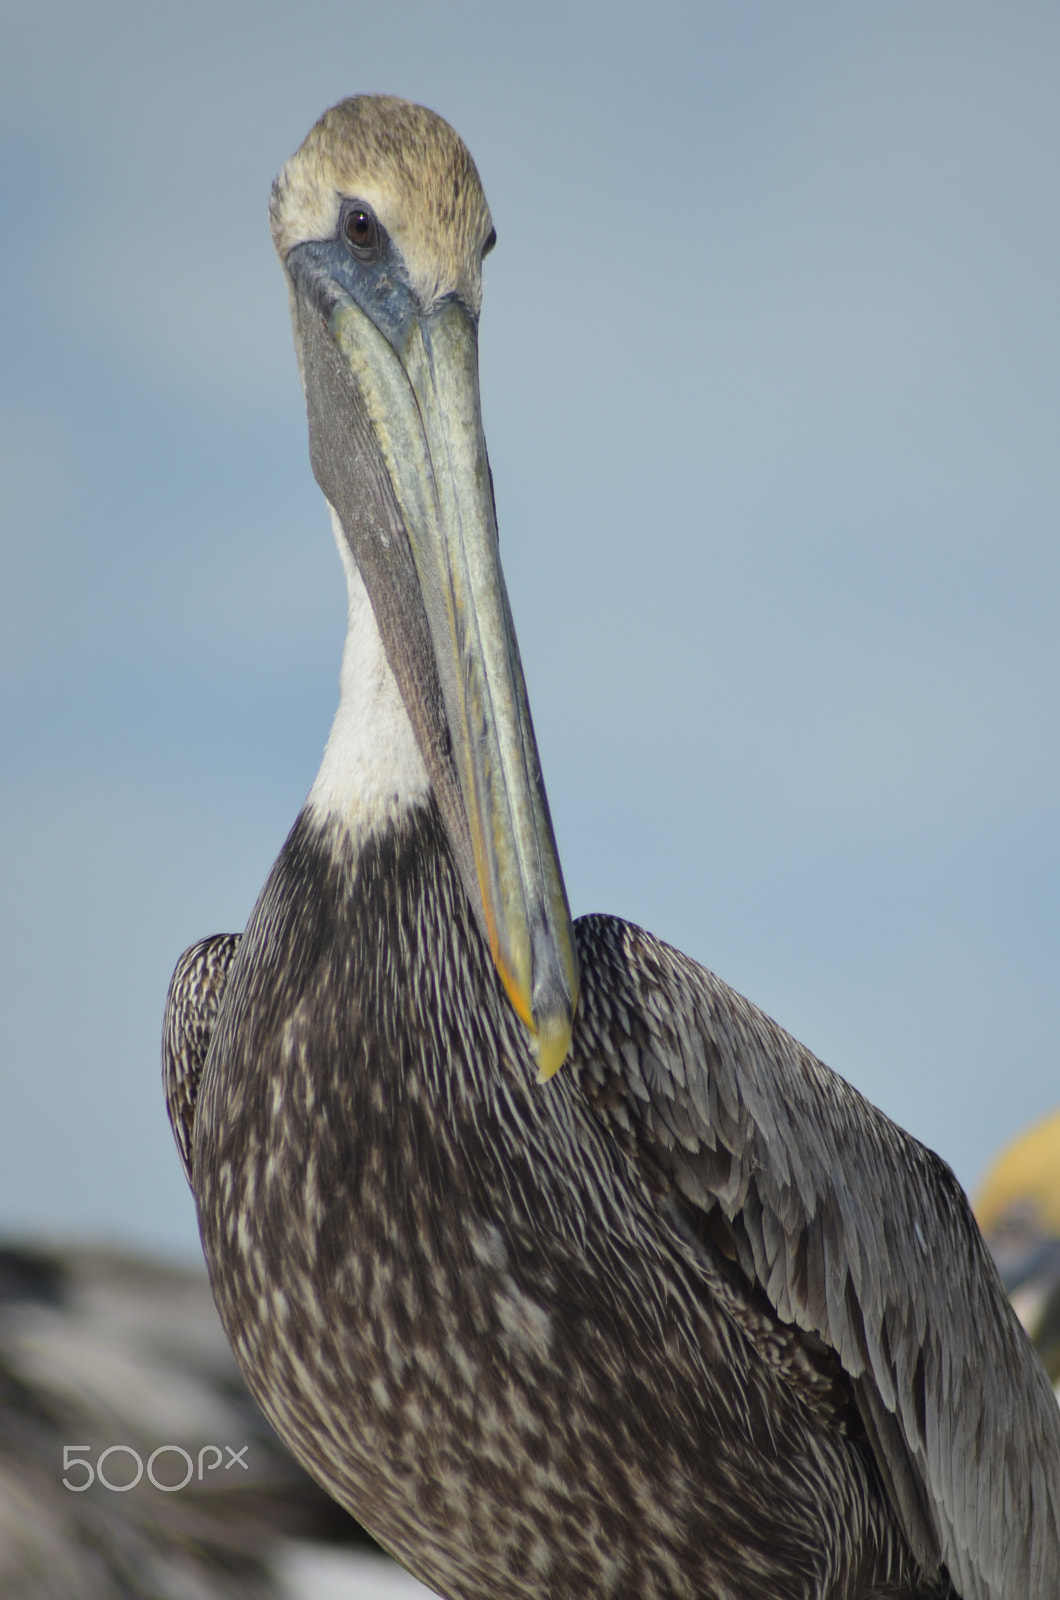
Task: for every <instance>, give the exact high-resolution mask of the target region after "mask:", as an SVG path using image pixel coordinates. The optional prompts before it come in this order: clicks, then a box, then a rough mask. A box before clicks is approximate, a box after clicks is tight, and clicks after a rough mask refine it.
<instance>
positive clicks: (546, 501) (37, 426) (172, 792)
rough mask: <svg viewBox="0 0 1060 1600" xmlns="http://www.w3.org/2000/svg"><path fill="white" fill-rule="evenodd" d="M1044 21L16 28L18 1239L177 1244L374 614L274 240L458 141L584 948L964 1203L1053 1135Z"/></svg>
mask: <svg viewBox="0 0 1060 1600" xmlns="http://www.w3.org/2000/svg"><path fill="white" fill-rule="evenodd" d="M1058 74H1060V12H1058V11H1057V9H1056V7H1055V6H1053V5H1051V4H1046V3H1042V4H1034V3H1025V4H1022V5H1020V6H1019V7H1006V8H999V7H997V6H994V5H980V4H976V3H969V0H961V3H960V4H957V3H955V0H935V3H933V4H932V5H931V6H924V5H922V4H914V3H901V0H892V3H891V4H888V5H887V6H851V5H846V4H843V5H840V4H835V5H825V4H809V5H805V6H799V7H790V6H784V5H780V4H770V3H762V4H756V5H754V6H750V5H747V4H741V3H737V0H733V3H720V0H718V3H710V0H695V3H688V4H683V3H679V0H656V3H654V4H652V5H651V6H646V5H629V4H621V3H617V4H616V3H615V0H608V3H607V4H604V3H602V0H601V3H579V0H563V3H562V4H552V3H549V0H544V3H536V4H535V5H533V6H532V7H531V6H521V7H508V6H503V5H497V4H496V3H481V4H478V3H465V0H454V3H450V4H446V5H444V6H442V5H439V4H437V0H431V3H422V4H420V3H410V0H388V3H387V4H386V5H378V4H373V5H367V4H361V3H356V0H344V3H342V4H326V3H319V0H302V3H301V4H300V5H299V6H298V7H297V8H288V7H280V6H279V5H276V4H272V3H269V0H254V3H253V4H251V3H245V4H244V3H234V4H224V5H218V4H217V0H210V3H208V4H200V3H195V0H191V3H183V4H181V5H180V6H175V5H173V6H164V5H153V4H149V5H145V4H143V3H142V0H138V3H136V4H132V3H124V0H95V3H94V4H93V5H92V6H86V5H83V4H76V3H74V0H4V4H3V6H2V7H0V184H2V193H3V200H2V211H0V215H2V218H3V223H2V228H3V257H2V281H3V294H2V301H0V319H2V327H0V480H2V485H3V487H2V493H0V517H2V529H0V540H2V543H0V550H2V576H0V651H2V672H0V695H2V697H3V708H2V722H3V729H4V733H3V755H2V773H0V806H2V825H0V851H2V857H3V859H2V866H0V883H2V885H3V889H2V896H0V899H2V904H3V916H2V938H3V950H2V953H0V984H2V994H0V1007H2V1010H0V1014H2V1015H3V1018H4V1042H3V1061H2V1069H0V1070H2V1105H0V1226H2V1229H3V1230H4V1231H5V1232H6V1233H7V1234H9V1235H12V1234H14V1235H23V1236H25V1235H36V1236H41V1235H62V1236H68V1235H70V1234H71V1232H79V1233H81V1234H84V1235H94V1236H98V1237H102V1238H106V1239H108V1240H110V1241H113V1242H115V1243H118V1244H123V1245H126V1246H134V1247H136V1248H137V1249H141V1250H150V1251H152V1252H161V1253H162V1254H163V1255H166V1256H169V1257H170V1258H172V1259H174V1260H189V1261H190V1260H192V1259H194V1258H196V1256H197V1253H198V1241H197V1235H196V1229H195V1221H194V1212H193V1207H192V1204H191V1201H190V1197H189V1195H188V1193H187V1192H186V1189H185V1185H184V1181H183V1178H182V1176H181V1172H180V1168H179V1164H178V1162H177V1159H176V1155H175V1153H174V1151H173V1148H172V1144H171V1139H170V1135H169V1131H168V1127H167V1125H166V1120H165V1114H164V1111H163V1107H162V1097H161V1091H160V1086H159V1075H158V1054H159V1036H160V1028H161V1015H162V1008H163V1004H164V999H165V993H166V987H167V983H168V980H169V975H170V973H171V971H172V968H173V964H174V962H175V960H176V957H177V955H178V954H179V953H180V951H181V950H182V949H183V948H184V947H185V946H186V945H187V944H189V943H190V942H191V941H192V940H194V939H196V938H198V937H199V936H201V935H203V934H207V933H212V932H214V931H218V930H225V929H239V928H241V927H242V926H243V925H244V923H245V921H246V919H247V916H248V914H249V912H250V909H251V906H252V905H253V902H254V899H255V897H256V895H257V892H258V890H259V889H260V887H261V885H262V883H263V882H264V879H265V876H266V873H267V871H268V868H269V865H270V864H271V862H272V860H273V858H274V856H275V854H276V853H277V851H278V849H279V847H280V845H281V843H282V841H283V838H284V836H285V834H286V832H287V830H288V828H289V827H290V825H291V823H292V821H293V820H294V817H295V816H296V814H297V811H298V809H299V806H300V803H301V801H302V798H303V796H304V794H305V792H306V790H307V789H308V787H309V784H310V783H311V781H312V778H313V775H314V772H315V770H316V766H317V763H318V760H319V756H320V752H321V750H322V747H323V743H324V740H325V737H326V734H327V730H328V726H329V722H330V718H331V715H332V712H333V709H334V706H335V702H336V696H337V675H338V666H339V657H340V650H341V644H342V637H343V631H344V595H343V586H342V581H341V576H340V570H339V565H338V560H337V557H336V555H335V552H334V550H333V547H332V544H331V537H330V532H329V528H328V522H327V517H326V513H325V510H324V507H323V504H322V501H321V498H320V495H319V493H318V491H317V489H316V487H315V485H314V483H313V481H312V477H311V474H310V470H309V464H308V459H307V451H306V438H305V419H304V412H303V407H302V400H301V395H300V392H299V387H298V380H297V374H296V370H295V364H294V358H293V353H292V347H291V336H290V331H289V324H288V313H287V304H286V295H285V291H284V285H283V280H282V276H281V273H280V269H279V267H278V265H277V263H276V261H275V259H274V257H273V254H272V249H271V245H270V241H269V236H268V228H267V223H266V201H267V197H268V189H269V184H270V182H271V180H272V177H273V175H274V173H275V172H276V171H277V169H278V168H279V167H280V165H281V164H282V163H283V161H284V160H285V159H286V157H287V156H288V155H289V154H290V153H291V152H292V151H293V149H294V148H295V146H296V145H297V144H298V142H299V141H300V140H301V138H302V137H303V135H304V134H305V132H306V130H307V129H308V127H309V125H310V123H311V122H312V121H313V120H314V118H315V117H316V116H317V115H318V114H319V113H320V111H321V110H322V109H323V108H324V107H325V106H326V105H327V104H329V103H330V102H331V101H333V100H335V99H338V98H340V97H341V96H343V95H345V94H348V93H351V92H355V91H359V90H387V91H391V92H396V93H399V94H402V95H405V96H408V97H410V98H413V99H417V100H422V101H425V102H427V103H428V104H429V105H431V106H433V107H434V108H435V109H437V110H438V111H440V112H441V113H442V114H443V115H444V116H446V117H447V118H448V119H449V120H450V121H451V122H452V123H453V124H454V125H455V126H456V127H457V128H458V130H459V131H460V132H461V133H462V134H463V136H464V137H465V138H466V140H467V142H468V143H469V145H470V147H471V149H472V151H473V153H474V155H475V158H476V160H477V162H478V164H479V168H480V171H481V173H482V177H483V181H484V183H485V187H486V192H487V194H488V196H489V199H490V202H491V205H492V208H493V214H494V220H495V222H496V226H497V232H498V236H499V244H498V248H497V250H496V252H495V253H494V254H493V255H492V256H491V257H490V259H489V262H488V263H487V273H486V298H485V308H484V314H483V323H482V365H483V403H484V409H485V421H486V433H487V438H488V441H489V445H490V451H491V458H492V464H493V470H494V476H495V481H496V488H497V500H498V508H499V515H500V523H501V538H502V546H503V550H504V560H505V568H506V573H507V578H508V584H509V589H510V592H511V597H512V604H513V609H514V612H515V618H516V623H517V626H518V629H519V637H520V642H521V645H522V651H523V659H524V664H525V668H526V675H527V680H528V683H529V686H530V692H531V698H532V702H533V708H534V715H535V720H536V725H537V731H538V736H539V741H540V745H541V751H542V759H543V762H544V769H545V776H546V780H547V783H548V789H549V795H550V799H551V804H552V810H553V816H554V819H555V824H556V831H557V834H558V838H559V844H560V851H561V855H562V859H563V862H564V866H565V870H566V874H567V883H568V888H569V892H570V897H571V901H572V905H573V908H574V911H575V913H580V912H583V911H589V910H605V911H612V912H616V913H620V914H622V915H624V916H627V917H629V918H631V919H633V920H636V921H638V922H641V923H643V924H645V925H646V926H647V927H649V928H651V929H652V930H653V931H654V932H656V933H658V934H659V935H661V936H662V937H664V938H666V939H668V940H670V941H672V942H673V943H675V944H677V945H678V946H680V947H682V948H683V949H685V950H687V951H689V952H690V953H691V954H693V955H694V956H696V957H697V958H698V959H700V960H701V961H703V962H705V963H706V964H707V965H709V966H710V967H712V968H713V969H714V970H715V971H717V972H719V973H720V974H721V975H722V976H723V977H724V978H726V979H727V980H728V981H729V982H731V983H732V984H734V985H735V986H736V987H737V988H739V989H740V990H742V991H743V992H744V993H746V994H747V995H749V996H750V997H751V998H752V999H754V1000H755V1001H757V1002H758V1003H759V1004H760V1005H762V1006H763V1007H764V1008H765V1009H766V1010H767V1011H769V1012H770V1013H771V1014H773V1015H774V1016H776V1017H777V1018H778V1020H780V1021H781V1022H782V1023H784V1025H785V1026H787V1027H788V1028H789V1029H791V1031H793V1032H794V1033H795V1034H797V1035H798V1036H799V1037H800V1038H801V1039H803V1040H804V1041H805V1042H806V1043H807V1044H808V1045H810V1046H811V1047H812V1048H813V1049H814V1050H815V1051H816V1052H817V1053H818V1054H819V1055H820V1056H822V1057H823V1058H824V1059H825V1060H826V1061H827V1062H828V1063H829V1064H830V1065H832V1066H834V1067H835V1068H836V1069H837V1070H839V1071H841V1072H842V1073H843V1074H844V1075H845V1076H846V1077H848V1078H849V1079H850V1080H851V1081H852V1082H853V1083H855V1084H856V1085H857V1086H858V1087H859V1088H860V1089H861V1090H863V1091H864V1092H865V1093H866V1094H867V1095H869V1096H870V1097H871V1098H872V1099H873V1100H875V1101H877V1102H878V1103H879V1104H880V1105H882V1106H883V1107H884V1109H885V1110H887V1111H888V1112H889V1113H890V1114H891V1115H892V1116H893V1117H895V1118H897V1120H898V1121H899V1122H901V1123H902V1124H903V1125H905V1126H906V1127H908V1128H909V1129H910V1130H911V1131H913V1132H914V1133H916V1134H917V1135H918V1136H919V1137H920V1138H922V1139H924V1140H925V1141H926V1142H927V1143H928V1144H930V1145H932V1146H933V1147H934V1148H935V1149H937V1150H938V1151H940V1152H941V1154H942V1155H943V1156H945V1157H946V1159H947V1160H948V1161H950V1162H951V1163H952V1164H953V1166H954V1167H955V1168H956V1171H957V1173H958V1176H959V1177H960V1178H961V1180H962V1181H963V1182H964V1183H965V1184H966V1185H967V1186H972V1185H974V1184H975V1182H976V1180H977V1178H978V1176H979V1174H980V1173H981V1172H982V1171H983V1169H984V1168H985V1166H986V1164H987V1161H988V1159H989V1157H990V1155H991V1153H992V1152H993V1150H994V1149H995V1148H996V1147H997V1146H998V1145H999V1144H1000V1143H1001V1142H1002V1141H1003V1140H1005V1139H1006V1138H1008V1137H1009V1136H1010V1135H1011V1134H1013V1133H1015V1132H1016V1131H1017V1130H1018V1129H1019V1128H1020V1127H1021V1126H1022V1125H1023V1124H1025V1123H1027V1122H1029V1121H1030V1120H1031V1119H1032V1118H1034V1117H1035V1116H1037V1115H1039V1114H1041V1113H1043V1112H1044V1111H1046V1110H1047V1109H1048V1108H1050V1107H1051V1106H1053V1105H1054V1104H1055V1103H1056V1102H1057V1100H1060V1060H1058V1055H1057V1049H1056V1044H1055V1017H1056V1014H1057V1010H1058V1004H1060V992H1058V970H1060V961H1058V957H1060V910H1058V890H1060V848H1058V838H1057V828H1056V817H1057V781H1058V777H1060V750H1058V715H1057V711H1058V689H1060V671H1058V654H1060V652H1058V648H1057V616H1058V597H1057V588H1058V578H1060V539H1058V525H1060V470H1058V449H1057V441H1058V420H1060V418H1058V401H1060V315H1058V294H1057V285H1058V284H1060V221H1058V217H1060V208H1058V205H1057V172H1058V170H1060V97H1058V95H1057V92H1056V85H1057V82H1058Z"/></svg>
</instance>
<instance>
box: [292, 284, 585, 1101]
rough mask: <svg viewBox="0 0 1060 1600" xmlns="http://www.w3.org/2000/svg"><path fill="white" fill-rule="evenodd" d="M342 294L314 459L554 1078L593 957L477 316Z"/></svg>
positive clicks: (325, 328)
mask: <svg viewBox="0 0 1060 1600" xmlns="http://www.w3.org/2000/svg"><path fill="white" fill-rule="evenodd" d="M292 276H293V275H292ZM293 281H294V282H295V285H296V291H297V288H298V282H297V278H296V277H294V276H293ZM329 300H330V304H321V301H320V298H319V296H318V295H316V294H314V295H313V296H312V297H311V300H310V298H309V297H305V298H303V296H302V295H300V294H298V293H297V292H296V305H297V321H298V327H299V332H300V335H301V340H302V363H303V377H304V380H305V387H306V402H307V409H308V412H309V433H310V455H311V458H312V462H313V470H314V472H315V474H316V477H317V481H318V482H319V484H320V486H321V488H322V489H323V491H324V493H325V495H326V496H327V498H328V500H329V501H330V502H331V504H332V506H333V507H334V508H335V511H336V512H337V514H338V516H339V519H340V521H341V523H342V527H343V531H344V533H345V535H346V538H347V540H348V541H349V544H350V547H351V550H352V552H353V555H354V558H355V559H356V561H357V563H358V566H359V568H360V570H361V575H362V577H363V578H364V581H365V585H366V587H367V589H368V593H369V596H370V598H371V600H372V606H373V609H374V611H375V614H376V620H377V623H378V625H379V628H380V633H381V635H382V639H383V645H384V649H385V650H386V653H387V658H388V660H389V661H390V665H391V667H392V669H393V671H394V674H395V677H396V679H397V682H398V685H399V688H400V689H401V692H402V696H403V698H404V700H405V704H406V706H407V708H408V710H409V714H410V717H411V719H412V723H413V727H414V728H415V730H416V734H417V739H418V741H419V744H420V747H421V750H422V751H423V755H424V760H425V762H426V764H427V769H428V772H429V774H430V776H431V780H432V784H433V787H434V789H435V793H436V796H437V799H438V804H439V808H440V810H441V813H442V818H443V821H444V823H445V826H446V830H447V833H448V835H449V839H450V842H451V845H452V848H453V854H454V858H455V859H456V862H457V866H458V868H459V869H460V871H461V875H462V877H463V879H464V883H465V888H466V889H467V892H468V894H469V897H470V899H471V902H472V905H473V906H474V908H475V911H476V915H477V917H478V920H479V924H480V927H481V928H482V930H483V932H484V934H485V936H486V938H487V940H488V943H489V949H490V954H491V956H492V958H493V962H494V965H495V966H496V969H497V972H498V974H499V976H500V979H501V982H502V983H503V985H504V989H505V991H506V993H507V995H508V999H509V1001H510V1003H511V1005H512V1007H513V1008H514V1010H515V1012H516V1013H517V1015H518V1016H519V1017H520V1018H521V1020H522V1022H523V1023H524V1024H525V1026H526V1028H527V1029H528V1031H529V1035H530V1043H531V1046H532V1049H533V1051H534V1054H535V1057H536V1060H537V1064H538V1077H539V1079H540V1080H542V1081H543V1080H544V1079H546V1078H549V1077H551V1076H552V1074H553V1073H554V1072H556V1071H557V1070H558V1068H559V1067H560V1066H561V1065H562V1063H563V1061H564V1060H565V1058H566V1056H567V1053H568V1050H569V1047H570V1038H571V1030H572V1027H573V1018H574V1010H575V1006H576V1004H577V998H578V966H577V956H576V954H575V949H574V935H573V929H572V927H571V920H570V911H569V908H568V905H567V896H566V891H565V889H564V886H563V877H562V873H561V870H560V865H559V857H558V853H557V850H556V843H555V838H554V836H553V831H552V823H551V819H550V817H549V810H548V801H547V799H546V796H545V790H544V784H543V782H542V778H541V769H540V764H539V761H538V754H537V743H536V740H535V738H534V731H533V724H532V722H531V719H530V709H529V705H528V702H527V695H526V684H525V682H524V679H523V671H522V666H521V664H520V660H519V648H518V645H517V643H516V638H515V629H514V626H513V623H512V617H511V611H510V608H509V605H508V596H507V592H506V589H505V584H504V577H503V574H502V572H501V566H500V555H499V548H498V539H497V524H496V516H495V512H494V506H493V491H492V484H491V481H490V472H489V465H488V461H487V456H486V445H485V440H484V438H483V433H482V420H481V412H480V407H479V391H478V345H477V329H476V325H475V322H474V319H473V318H472V317H471V315H470V314H469V313H468V312H467V311H466V310H465V308H464V307H463V306H462V305H461V304H460V303H459V302H458V301H456V300H454V299H450V300H446V301H443V302H442V303H441V304H440V305H439V306H438V307H437V308H436V309H435V310H434V311H432V312H430V313H428V314H427V315H425V316H410V317H408V318H407V319H405V321H404V323H403V325H402V327H401V329H400V335H399V336H398V337H395V338H394V340H393V342H392V340H391V339H388V338H387V337H386V336H385V335H384V334H383V333H381V332H380V331H379V329H378V328H377V327H376V326H375V323H374V322H373V321H372V320H371V319H370V318H369V317H368V316H367V315H366V313H365V312H364V311H362V310H361V308H360V306H358V305H357V304H356V302H355V301H353V300H352V299H351V298H349V296H347V295H346V294H342V293H339V294H338V295H337V296H335V297H333V298H332V297H330V296H329Z"/></svg>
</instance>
